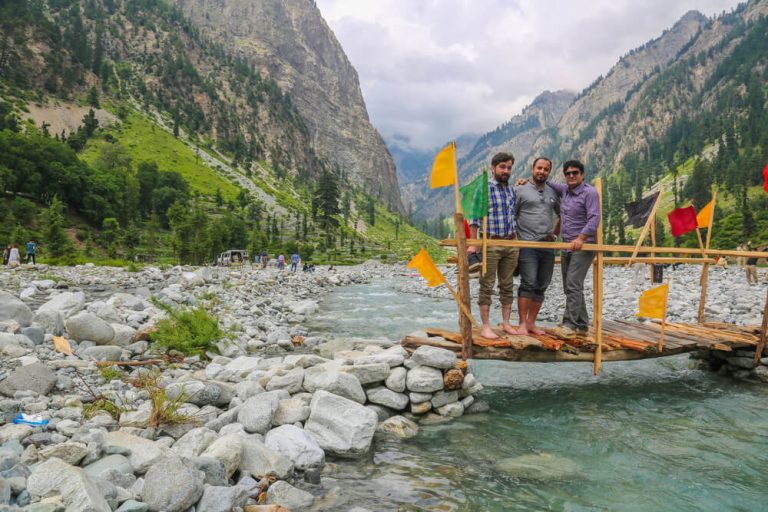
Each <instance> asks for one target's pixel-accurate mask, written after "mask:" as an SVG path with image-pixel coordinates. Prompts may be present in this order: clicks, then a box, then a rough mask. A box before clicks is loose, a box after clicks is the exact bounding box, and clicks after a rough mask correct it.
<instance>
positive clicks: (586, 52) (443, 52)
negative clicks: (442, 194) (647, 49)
mask: <svg viewBox="0 0 768 512" xmlns="http://www.w3.org/2000/svg"><path fill="white" fill-rule="evenodd" d="M316 3H317V5H318V7H319V8H320V11H321V12H322V14H323V17H324V18H325V19H326V21H327V22H328V24H329V25H330V26H331V28H332V29H333V31H334V32H335V34H336V37H337V38H338V39H339V41H340V42H341V44H342V46H343V47H344V50H345V52H346V53H347V56H348V57H349V59H350V60H351V61H352V64H353V65H354V66H355V68H356V69H357V71H358V73H359V75H360V82H361V86H362V89H363V96H364V97H365V101H366V104H367V107H368V113H369V115H370V116H371V120H372V121H373V124H374V125H375V126H376V127H377V128H378V129H379V131H380V132H381V134H382V135H383V136H384V138H386V139H387V140H388V141H390V140H393V139H399V140H400V141H404V142H407V143H408V145H410V146H411V147H414V148H419V149H431V148H434V147H435V146H438V145H439V144H442V143H443V142H445V141H447V140H450V139H451V138H454V137H456V136H457V135H460V134H463V133H472V132H475V133H484V132H486V131H489V130H492V129H493V128H495V127H496V126H498V125H499V124H501V123H503V122H504V121H506V120H508V119H509V118H511V117H512V116H513V115H515V114H518V113H519V112H520V111H521V110H522V109H523V107H525V106H526V105H527V104H529V103H530V102H531V100H532V99H533V98H535V97H536V96H537V95H538V94H539V93H541V92H542V91H544V90H546V89H549V90H558V89H572V90H575V91H579V90H581V89H583V88H584V87H586V86H587V85H589V84H590V83H591V82H592V81H593V80H594V79H595V78H597V77H598V76H599V75H601V74H604V73H606V72H607V71H608V70H609V69H610V68H611V66H613V64H615V63H616V61H617V60H618V59H619V57H621V56H622V55H624V54H625V53H627V51H629V50H631V49H632V48H636V47H638V46H640V45H642V44H643V43H645V42H646V41H648V40H650V39H653V38H655V37H658V36H659V35H661V33H662V31H663V30H664V29H666V28H669V27H671V26H672V25H673V24H674V23H675V21H677V20H678V19H679V18H680V17H681V16H682V15H683V14H685V13H686V12H687V11H689V10H691V9H697V10H699V11H701V12H702V13H704V14H705V15H707V16H712V15H715V14H719V13H721V12H722V11H724V10H728V11H729V10H730V9H731V8H732V7H734V6H735V5H736V4H737V0H581V1H563V0H362V1H361V0H316Z"/></svg>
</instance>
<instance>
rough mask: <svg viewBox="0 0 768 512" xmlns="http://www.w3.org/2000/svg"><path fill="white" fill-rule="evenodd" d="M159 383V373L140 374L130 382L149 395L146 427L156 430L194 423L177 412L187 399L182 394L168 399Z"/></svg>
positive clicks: (183, 414) (189, 416)
mask: <svg viewBox="0 0 768 512" xmlns="http://www.w3.org/2000/svg"><path fill="white" fill-rule="evenodd" d="M160 381H161V376H160V372H159V371H149V372H141V373H139V375H138V376H137V377H135V378H134V379H131V380H130V382H131V384H133V385H134V386H135V387H136V388H138V389H143V390H145V391H147V392H148V393H149V401H150V404H151V406H152V408H151V411H150V414H149V419H148V420H147V426H148V427H155V428H157V427H161V426H163V425H177V424H180V423H189V422H192V421H195V419H194V418H193V417H192V416H191V415H190V414H187V413H183V412H179V408H181V406H182V405H184V401H185V400H186V398H187V397H186V396H185V395H184V393H180V394H179V395H178V396H177V397H176V398H170V397H169V396H168V393H166V391H165V388H164V387H163V386H162V384H161V382H160Z"/></svg>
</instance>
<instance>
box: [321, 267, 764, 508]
mask: <svg viewBox="0 0 768 512" xmlns="http://www.w3.org/2000/svg"><path fill="white" fill-rule="evenodd" d="M397 279H405V278H402V277H396V278H394V280H388V281H379V282H373V283H370V284H366V285H356V286H349V287H344V288H340V289H338V290H335V291H334V292H332V293H330V294H329V295H328V296H327V297H326V298H325V299H324V300H323V302H322V303H321V307H320V309H319V310H318V312H317V313H316V314H315V316H314V317H313V318H312V319H311V321H310V322H309V325H308V327H309V328H310V330H311V331H312V332H313V333H325V334H327V335H328V336H354V337H380V336H383V337H386V338H389V339H393V340H397V339H400V338H401V337H402V336H403V335H405V334H407V333H409V332H411V331H413V330H416V329H420V328H424V327H428V326H431V327H445V328H454V329H455V328H456V307H455V305H454V303H452V302H449V301H443V300H438V299H431V298H426V297H423V296H420V295H416V294H407V293H400V292H398V291H396V288H397V287H396V286H395V285H396V282H395V281H396V280H397ZM692 363H693V361H691V360H689V359H688V357H687V356H685V355H681V356H675V357H670V358H663V359H655V360H647V361H641V362H618V363H617V362H608V363H605V364H604V367H603V372H602V373H601V375H600V376H598V377H594V376H593V375H592V366H591V364H586V363H559V364H534V363H508V362H491V361H476V362H473V364H472V369H473V371H474V373H475V374H476V375H477V377H478V378H479V379H480V381H481V382H482V383H483V384H485V386H486V388H485V390H483V392H482V393H481V394H480V395H479V398H481V399H483V400H485V401H486V402H488V403H489V405H490V411H489V412H488V413H484V414H477V415H467V416H464V417H462V418H460V419H458V420H456V421H453V422H452V423H449V424H444V425H437V426H427V427H421V428H420V431H419V435H418V436H417V437H416V438H413V439H410V440H406V441H400V440H395V439H385V438H377V440H376V443H375V453H374V454H373V455H372V456H371V457H369V458H367V459H364V460H361V461H339V460H334V461H330V462H329V463H328V464H327V468H326V472H325V474H326V475H327V477H328V480H327V482H329V483H332V482H333V481H334V480H335V482H336V483H337V484H338V489H337V490H336V491H331V492H330V493H329V496H327V497H326V498H325V500H324V504H322V503H321V504H320V505H319V506H320V508H321V509H323V506H333V508H334V509H336V510H344V509H345V508H344V507H345V506H346V507H351V506H363V507H366V508H369V509H370V510H374V511H380V510H404V511H407V510H430V511H510V510H567V511H596V510H610V511H650V510H653V511H666V510H669V511H683V510H692V511H693V510H696V511H702V510H703V511H709V510H711V511H723V510H742V511H753V510H766V509H767V508H768V485H766V483H767V482H766V476H765V474H764V473H765V471H766V470H768V405H767V404H768V386H765V385H762V386H761V385H753V384H746V383H741V382H736V381H733V380H731V379H728V378H721V377H718V376H716V375H714V374H712V373H709V372H706V371H702V370H698V369H694V366H693V364H692Z"/></svg>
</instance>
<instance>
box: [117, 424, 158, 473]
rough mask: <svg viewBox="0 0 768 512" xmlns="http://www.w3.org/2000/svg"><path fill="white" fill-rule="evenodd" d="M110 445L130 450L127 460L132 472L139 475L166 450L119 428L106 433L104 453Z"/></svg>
mask: <svg viewBox="0 0 768 512" xmlns="http://www.w3.org/2000/svg"><path fill="white" fill-rule="evenodd" d="M111 446H116V447H118V448H127V449H128V450H130V455H128V460H129V461H130V462H131V466H133V470H134V472H135V473H136V474H139V475H141V474H144V473H145V472H146V471H147V470H148V469H149V467H150V466H151V465H153V464H155V463H156V462H157V461H159V460H160V459H161V458H162V457H163V455H164V453H165V451H166V450H165V449H164V448H163V447H161V446H160V445H158V444H157V443H154V442H152V441H150V440H148V439H144V438H143V437H138V436H134V435H131V434H129V433H127V432H123V431H120V430H118V431H115V432H108V433H107V435H106V439H105V441H104V451H105V453H106V452H107V450H108V448H109V447H111Z"/></svg>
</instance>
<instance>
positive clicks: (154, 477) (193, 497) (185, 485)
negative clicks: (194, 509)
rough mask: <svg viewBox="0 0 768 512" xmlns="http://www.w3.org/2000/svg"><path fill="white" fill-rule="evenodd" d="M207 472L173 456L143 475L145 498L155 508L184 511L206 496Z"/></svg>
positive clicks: (175, 511)
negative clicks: (204, 490) (204, 491)
mask: <svg viewBox="0 0 768 512" xmlns="http://www.w3.org/2000/svg"><path fill="white" fill-rule="evenodd" d="M204 481H205V474H204V473H203V472H202V471H200V470H198V469H195V468H193V467H189V466H188V465H186V464H185V463H184V461H183V460H182V459H181V458H180V457H178V456H176V455H170V456H168V457H165V458H163V459H162V460H160V461H158V462H156V463H155V464H153V465H152V467H150V468H149V471H147V474H146V475H145V476H144V490H143V491H142V498H143V500H144V503H146V504H147V505H149V509H150V510H152V511H161V510H162V511H165V512H181V511H184V510H187V509H188V508H189V507H191V506H192V505H194V504H195V503H197V500H199V499H200V497H201V496H202V495H203V482H204Z"/></svg>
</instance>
